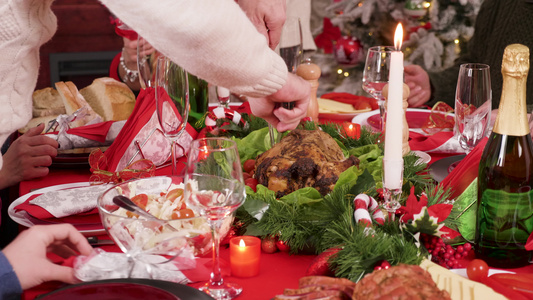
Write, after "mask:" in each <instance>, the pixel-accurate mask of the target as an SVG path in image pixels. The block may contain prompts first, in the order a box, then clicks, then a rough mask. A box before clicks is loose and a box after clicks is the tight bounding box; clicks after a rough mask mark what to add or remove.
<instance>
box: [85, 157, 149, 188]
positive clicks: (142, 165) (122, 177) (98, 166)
mask: <svg viewBox="0 0 533 300" xmlns="http://www.w3.org/2000/svg"><path fill="white" fill-rule="evenodd" d="M89 165H90V166H91V172H92V175H91V177H90V178H89V181H90V183H91V185H96V184H103V183H109V182H113V183H120V182H124V181H128V180H130V179H134V178H145V177H153V176H154V175H155V165H154V163H153V162H152V161H151V160H149V159H140V160H137V161H134V162H133V163H131V164H130V165H128V166H127V167H126V168H124V169H123V170H121V171H117V172H110V171H107V170H106V169H107V159H106V157H105V155H104V153H103V152H102V150H101V149H96V150H93V151H92V152H91V154H90V155H89Z"/></svg>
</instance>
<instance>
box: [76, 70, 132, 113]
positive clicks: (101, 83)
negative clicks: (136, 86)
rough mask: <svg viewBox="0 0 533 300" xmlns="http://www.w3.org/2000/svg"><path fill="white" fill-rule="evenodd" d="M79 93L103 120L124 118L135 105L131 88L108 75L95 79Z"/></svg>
mask: <svg viewBox="0 0 533 300" xmlns="http://www.w3.org/2000/svg"><path fill="white" fill-rule="evenodd" d="M80 93H81V94H82V95H83V97H84V98H85V100H87V102H88V103H89V104H90V105H91V106H92V108H93V109H94V110H95V111H96V112H97V113H98V114H99V115H101V116H102V117H103V118H104V121H121V120H126V119H127V118H128V117H129V116H130V114H131V112H132V111H133V107H134V106H135V95H134V94H133V92H132V91H131V89H130V88H129V87H128V86H127V85H126V84H125V83H123V82H120V81H117V80H115V79H113V78H109V77H102V78H97V79H95V80H94V81H93V83H92V84H91V85H89V86H87V87H85V88H83V89H81V90H80Z"/></svg>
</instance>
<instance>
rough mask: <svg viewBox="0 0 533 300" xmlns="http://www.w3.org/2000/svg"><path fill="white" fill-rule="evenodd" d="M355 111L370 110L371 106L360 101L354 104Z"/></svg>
mask: <svg viewBox="0 0 533 300" xmlns="http://www.w3.org/2000/svg"><path fill="white" fill-rule="evenodd" d="M354 106H355V109H357V110H363V109H370V110H371V109H372V106H371V105H370V103H368V102H366V101H361V102H358V103H356V104H355V105H354Z"/></svg>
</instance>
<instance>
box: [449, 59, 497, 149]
mask: <svg viewBox="0 0 533 300" xmlns="http://www.w3.org/2000/svg"><path fill="white" fill-rule="evenodd" d="M491 109H492V89H491V85H490V67H489V66H488V65H485V64H478V63H470V64H462V65H461V66H460V68H459V77H458V79H457V89H456V91H455V127H454V131H455V135H456V137H457V138H458V140H459V144H460V145H461V147H462V148H463V149H464V150H465V152H466V153H467V154H468V153H470V151H472V149H474V147H475V146H476V145H477V144H478V143H479V141H480V140H481V139H483V138H484V137H485V136H486V135H487V133H488V131H489V124H490V113H491Z"/></svg>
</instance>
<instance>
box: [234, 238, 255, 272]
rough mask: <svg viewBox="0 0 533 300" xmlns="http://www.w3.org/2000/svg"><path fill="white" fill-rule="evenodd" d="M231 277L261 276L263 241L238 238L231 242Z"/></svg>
mask: <svg viewBox="0 0 533 300" xmlns="http://www.w3.org/2000/svg"><path fill="white" fill-rule="evenodd" d="M229 250H230V265H231V275H232V276H236V277H252V276H256V275H257V274H259V260H260V258H261V240H260V239H259V238H257V237H255V236H238V237H234V238H232V239H231V240H230V242H229Z"/></svg>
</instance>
